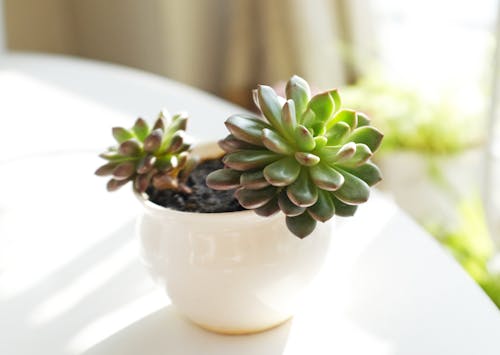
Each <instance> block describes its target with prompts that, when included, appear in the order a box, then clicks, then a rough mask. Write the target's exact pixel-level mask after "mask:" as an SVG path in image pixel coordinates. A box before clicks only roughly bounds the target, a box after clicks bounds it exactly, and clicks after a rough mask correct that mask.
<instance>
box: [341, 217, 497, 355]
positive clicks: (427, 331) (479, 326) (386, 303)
mask: <svg viewBox="0 0 500 355" xmlns="http://www.w3.org/2000/svg"><path fill="white" fill-rule="evenodd" d="M405 219H406V220H405ZM410 224H414V222H412V221H410V220H409V219H408V218H406V217H404V216H402V215H400V216H397V218H396V217H395V218H393V219H392V220H391V221H390V222H389V223H387V224H386V226H385V227H384V228H383V230H381V231H380V234H379V236H378V237H377V238H375V239H374V240H373V242H372V243H371V244H369V245H368V246H367V247H366V248H365V250H363V252H362V254H361V255H360V257H359V259H358V261H357V263H356V264H355V265H354V267H353V273H352V280H351V285H352V290H351V294H352V295H353V298H352V300H351V307H350V309H349V310H347V312H348V316H349V318H350V319H351V320H353V321H354V322H355V323H356V324H357V325H359V326H360V327H362V328H363V329H365V330H366V331H368V333H370V334H372V335H375V336H376V337H377V338H380V339H383V341H384V342H386V343H388V344H390V346H391V349H392V351H391V354H394V355H399V354H401V355H413V354H414V355H420V354H453V355H467V354H481V355H486V354H492V355H493V354H498V345H495V346H494V348H493V347H492V344H493V342H495V343H496V344H498V342H497V340H495V341H494V339H498V334H495V332H498V324H499V322H498V315H497V314H496V311H495V309H494V307H493V305H492V304H490V303H491V302H489V301H488V300H487V299H486V296H485V295H484V294H483V292H482V291H481V290H480V289H479V287H478V286H477V285H475V284H474V283H473V281H472V280H471V279H470V278H469V277H467V276H466V275H465V273H464V272H463V270H461V268H460V267H459V266H458V264H456V263H455V262H453V261H452V258H451V257H446V255H444V253H443V251H442V250H441V248H440V247H439V245H438V244H437V243H436V242H435V241H434V240H432V239H431V238H430V237H429V236H428V235H427V234H426V233H424V232H423V231H420V228H419V227H417V226H415V228H411V229H412V230H411V231H408V229H409V226H410ZM494 325H497V327H495V326H494Z"/></svg>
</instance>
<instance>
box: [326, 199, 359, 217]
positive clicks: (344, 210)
mask: <svg viewBox="0 0 500 355" xmlns="http://www.w3.org/2000/svg"><path fill="white" fill-rule="evenodd" d="M330 197H331V198H332V201H333V204H334V205H335V214H336V215H337V216H341V217H351V216H354V214H355V213H356V210H357V209H358V206H357V205H348V204H347V203H344V202H342V201H340V200H339V199H338V198H336V197H335V196H334V195H333V194H332V195H331V196H330Z"/></svg>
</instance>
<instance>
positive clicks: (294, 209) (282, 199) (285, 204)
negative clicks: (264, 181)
mask: <svg viewBox="0 0 500 355" xmlns="http://www.w3.org/2000/svg"><path fill="white" fill-rule="evenodd" d="M278 206H279V208H280V210H281V211H283V213H284V214H285V215H286V216H290V217H295V216H298V215H301V214H302V213H304V211H305V210H306V209H305V207H299V206H297V205H296V204H294V203H293V202H292V201H290V199H289V198H288V195H287V194H286V191H284V190H283V191H281V192H280V194H279V195H278Z"/></svg>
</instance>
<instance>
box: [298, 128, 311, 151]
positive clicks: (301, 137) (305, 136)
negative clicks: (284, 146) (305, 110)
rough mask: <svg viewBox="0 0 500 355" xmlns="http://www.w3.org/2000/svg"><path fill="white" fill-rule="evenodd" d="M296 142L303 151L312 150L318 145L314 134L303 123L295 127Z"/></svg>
mask: <svg viewBox="0 0 500 355" xmlns="http://www.w3.org/2000/svg"><path fill="white" fill-rule="evenodd" d="M295 144H296V146H297V148H298V150H299V151H302V152H310V151H311V150H313V149H314V148H315V147H316V142H315V141H314V137H313V135H312V134H311V132H309V130H308V129H307V127H305V126H303V125H298V126H297V128H296V129H295Z"/></svg>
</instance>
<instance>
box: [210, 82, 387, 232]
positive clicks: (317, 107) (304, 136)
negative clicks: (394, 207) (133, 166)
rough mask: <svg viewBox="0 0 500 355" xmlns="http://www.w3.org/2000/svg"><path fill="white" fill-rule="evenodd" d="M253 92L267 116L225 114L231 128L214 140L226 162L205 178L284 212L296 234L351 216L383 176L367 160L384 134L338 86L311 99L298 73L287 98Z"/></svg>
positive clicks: (267, 90) (260, 206)
mask: <svg viewBox="0 0 500 355" xmlns="http://www.w3.org/2000/svg"><path fill="white" fill-rule="evenodd" d="M253 93H254V95H253V98H254V102H255V104H256V105H257V107H258V108H259V109H260V111H261V112H262V114H263V116H264V117H263V118H260V117H255V116H252V115H246V114H238V115H233V116H231V117H229V118H228V119H227V121H226V127H227V129H228V130H229V132H230V134H229V135H228V136H227V137H226V138H225V139H223V140H222V141H220V142H219V145H220V146H221V148H222V149H223V150H224V151H225V152H226V154H225V156H224V158H223V162H224V165H225V168H224V169H220V170H217V171H214V172H212V173H211V174H210V175H209V176H208V177H207V184H208V185H209V186H210V187H211V188H214V189H220V190H225V189H227V190H229V189H237V190H236V193H235V196H236V198H237V199H238V201H239V203H240V204H241V205H242V206H243V207H245V208H247V209H254V210H255V212H256V213H257V214H259V215H262V216H270V215H272V214H274V213H276V212H278V211H280V210H281V211H282V212H283V213H284V214H285V215H286V223H287V226H288V229H289V230H290V231H291V232H292V233H294V234H295V235H296V236H298V237H300V238H303V237H305V236H307V235H309V234H310V233H311V232H312V231H313V230H314V228H315V227H316V222H317V221H320V222H325V221H327V220H329V219H330V218H332V217H333V216H334V215H335V214H336V215H339V216H352V215H353V214H354V213H355V211H356V209H357V205H359V204H361V203H363V202H365V201H367V199H368V197H369V194H370V188H369V187H370V186H372V185H374V184H375V183H377V182H378V181H380V180H381V174H380V171H379V169H378V168H377V166H376V165H374V164H373V163H372V162H370V158H371V157H372V155H373V153H374V152H375V151H376V150H377V149H378V147H379V146H380V143H381V141H382V137H383V135H382V133H380V132H379V131H378V130H377V129H376V128H374V127H372V126H370V120H369V119H368V117H367V116H366V115H364V114H363V113H360V112H356V111H354V110H350V109H341V101H340V96H339V93H338V91H337V90H329V91H326V92H323V93H320V94H317V95H315V96H313V97H311V93H310V88H309V85H308V84H307V82H306V81H305V80H304V79H302V78H300V77H298V76H293V77H292V78H291V79H290V80H289V81H288V82H287V85H286V99H284V98H282V97H279V96H278V95H277V94H276V93H275V91H274V90H273V89H272V88H271V87H268V86H263V85H261V86H259V87H258V89H257V90H254V92H253Z"/></svg>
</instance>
